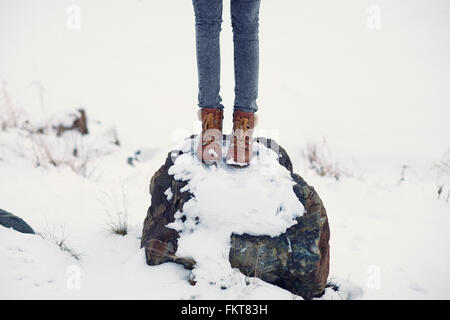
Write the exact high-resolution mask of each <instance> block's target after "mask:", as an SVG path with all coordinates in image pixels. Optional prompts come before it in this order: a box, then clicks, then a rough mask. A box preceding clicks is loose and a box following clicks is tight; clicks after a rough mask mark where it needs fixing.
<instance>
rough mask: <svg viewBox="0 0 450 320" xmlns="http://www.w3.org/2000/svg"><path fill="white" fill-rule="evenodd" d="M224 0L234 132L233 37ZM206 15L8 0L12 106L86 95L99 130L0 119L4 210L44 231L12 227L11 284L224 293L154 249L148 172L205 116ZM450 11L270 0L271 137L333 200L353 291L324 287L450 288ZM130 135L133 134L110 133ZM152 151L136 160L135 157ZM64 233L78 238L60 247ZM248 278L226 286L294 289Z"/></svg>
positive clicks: (433, 292) (6, 252)
mask: <svg viewBox="0 0 450 320" xmlns="http://www.w3.org/2000/svg"><path fill="white" fill-rule="evenodd" d="M94 3H95V4H94ZM70 5H76V6H78V8H80V10H81V28H80V29H77V28H73V26H74V25H73V24H69V25H67V23H66V22H67V19H68V16H69V15H70V12H73V8H72V10H69V14H68V13H67V11H66V9H67V8H68V7H69V6H70ZM369 5H376V6H378V8H379V9H380V12H381V25H380V28H375V29H371V28H370V27H368V26H367V24H366V22H367V18H368V16H367V14H368V13H367V11H366V10H367V9H368V7H369ZM224 6H225V9H224V26H223V28H224V31H223V41H222V49H223V81H222V82H223V84H222V89H223V93H222V96H223V98H224V101H225V104H226V107H228V108H227V109H226V114H225V117H226V119H225V120H226V122H225V132H227V133H228V132H229V131H230V128H231V121H229V120H230V119H231V108H230V107H231V103H232V100H233V95H232V89H233V81H232V80H233V79H232V47H231V30H230V24H229V22H228V19H229V12H228V11H229V10H228V9H229V3H228V1H224ZM370 12H372V11H370V10H369V13H370ZM167 17H171V18H170V19H167ZM192 19H193V16H192V8H191V3H190V1H180V3H179V5H177V6H173V4H171V3H169V2H167V3H162V2H155V1H149V0H147V1H125V0H124V1H115V2H114V3H110V2H107V1H105V0H97V1H95V2H94V1H81V0H80V1H56V0H41V1H30V0H17V1H16V0H5V1H1V2H0V47H1V48H2V50H1V51H0V78H1V79H4V80H5V81H6V82H7V86H6V90H7V91H8V92H9V94H10V97H11V103H10V104H9V105H10V106H12V107H13V108H14V110H19V111H18V112H19V118H28V119H30V121H33V122H34V123H38V122H42V121H44V122H45V119H47V118H48V117H49V116H51V115H53V114H54V113H55V112H60V111H63V112H64V111H66V110H72V109H73V108H77V107H80V106H82V107H84V108H85V109H86V111H87V114H88V118H89V127H90V129H91V134H90V135H89V136H86V137H84V138H80V137H78V136H76V135H70V134H69V135H65V136H64V137H63V138H55V137H47V138H45V139H44V141H42V140H39V139H38V140H33V139H30V137H29V136H27V133H26V131H24V130H19V129H17V128H8V129H7V130H5V131H0V208H2V209H4V210H7V211H10V212H12V213H14V214H16V215H18V216H20V217H22V218H23V219H24V220H26V221H27V222H28V223H29V224H30V225H31V226H32V227H33V228H34V229H35V230H36V231H37V232H40V233H41V234H42V237H41V236H31V235H24V234H20V233H17V232H14V231H12V230H7V229H5V228H3V227H0V298H3V299H5V298H6V299H10V298H137V299H157V298H159V299H161V298H171V299H181V298H182V299H189V298H206V297H208V298H213V299H214V298H222V297H224V293H221V292H220V291H199V290H198V289H197V288H195V287H193V286H191V285H189V283H188V281H187V280H188V278H189V272H188V271H186V270H183V268H182V267H180V266H177V265H173V264H165V265H161V266H157V267H149V266H147V265H146V264H145V259H144V254H143V252H142V250H140V249H139V243H140V240H139V237H140V235H141V230H142V222H143V219H144V217H145V214H146V210H147V207H148V205H149V204H150V198H149V195H148V183H149V180H150V178H151V176H152V174H153V172H154V171H155V170H156V169H158V168H159V166H160V165H161V164H162V162H163V161H164V159H165V156H166V155H167V152H168V151H169V150H170V148H171V147H172V146H173V145H174V144H175V143H178V142H179V141H180V139H182V138H184V137H186V136H188V135H189V134H190V133H192V132H193V131H196V130H198V123H196V122H195V118H196V109H195V100H196V70H195V56H194V33H193V31H194V30H193V25H192ZM449 24H450V6H449V3H448V1H445V0H442V1H438V0H435V1H425V0H411V1H408V2H405V1H399V0H395V1H387V0H383V1H370V2H369V1H359V0H358V1H356V0H352V1H346V2H345V5H344V4H343V3H340V2H337V1H332V0H327V1H325V0H324V1H310V0H308V1H306V0H305V1H294V0H289V1H285V5H283V7H281V6H278V5H277V2H275V1H273V2H264V3H263V4H262V11H261V83H260V91H261V94H260V99H259V105H260V111H259V116H260V125H259V128H258V130H259V132H257V135H263V136H271V137H273V138H275V139H276V140H278V141H279V142H280V144H281V145H282V146H283V147H285V148H286V149H287V151H288V153H289V155H290V156H291V158H292V161H293V163H294V171H295V172H297V173H299V174H300V175H301V176H303V177H304V178H305V180H306V181H307V182H308V183H309V184H311V185H313V186H314V187H315V189H316V190H317V191H318V193H319V195H320V196H321V198H322V200H323V201H324V204H325V207H326V208H327V212H328V216H329V220H330V227H331V240H330V245H331V268H330V281H332V282H334V283H336V284H337V285H339V286H340V290H339V292H338V294H335V293H333V292H331V290H328V292H327V294H326V295H325V297H324V298H327V299H347V298H350V299H352V298H355V299H449V298H450V258H449V256H448V254H447V253H448V252H450V236H449V232H448V230H449V228H450V200H448V195H449V190H450V189H449V188H450V181H449V180H450V177H449V170H448V161H449V160H450V149H449V147H450V141H449V137H450V126H449V125H448V119H450V113H449V112H450V108H449V106H450V94H449V91H448V89H447V88H449V87H450V63H449V59H448V57H449V56H450V46H449V42H448V41H446V39H448V38H449V36H450V35H449V33H450V26H449ZM2 97H3V98H2V100H1V101H0V108H3V109H2V110H1V111H2V112H1V116H0V120H3V119H4V118H6V115H7V113H5V109H4V108H6V106H7V105H8V104H7V103H6V102H5V100H4V94H3V93H2ZM280 111H282V112H280ZM97 120H99V121H101V123H98V122H97ZM115 132H116V133H117V135H118V138H119V141H120V142H121V145H120V147H119V146H116V145H114V144H112V143H111V141H112V140H114V135H115ZM323 137H325V138H326V140H327V143H326V144H324V143H323V141H322V138H323ZM308 144H310V146H309V147H308ZM314 144H315V145H316V147H317V150H318V151H319V160H318V161H315V162H313V164H315V165H316V167H320V165H322V167H325V168H327V169H329V170H328V171H327V172H329V175H330V176H325V177H323V176H320V175H318V174H317V172H316V170H314V169H312V168H311V163H310V162H309V161H308V159H307V155H308V154H309V155H311V150H312V147H311V146H312V145H314ZM73 145H77V146H78V147H79V150H80V152H81V155H82V158H83V156H85V155H89V156H88V158H87V159H88V160H89V161H88V162H87V164H86V165H83V162H77V161H78V160H74V159H73V158H72V157H71V154H70V151H71V148H70V147H71V146H73ZM46 146H49V147H50V150H51V151H52V152H54V154H55V157H56V158H58V159H61V161H62V162H65V164H62V165H61V166H58V167H53V166H52V165H50V164H48V163H47V164H46V163H45V162H44V163H42V164H41V166H39V167H36V157H37V154H36V148H38V149H37V150H42V148H43V149H44V150H45V149H46V148H45V147H46ZM138 149H141V150H143V152H142V155H141V161H139V162H136V164H135V167H132V166H130V165H129V164H127V158H128V157H129V156H133V154H134V153H135V151H136V150H138ZM305 154H306V157H305ZM83 159H86V158H83ZM65 160H67V161H65ZM445 162H446V163H447V166H446V165H445V164H444V163H445ZM336 163H337V164H338V165H337V166H336ZM438 165H439V167H440V168H437V166H438ZM404 166H406V167H404ZM75 171H76V172H75ZM336 174H340V178H339V179H338V180H336V179H335V178H334V177H333V175H336ZM440 186H442V191H441V194H440V196H439V197H438V190H439V187H440ZM117 212H123V213H124V215H125V212H126V215H127V222H128V234H127V235H126V236H119V235H114V234H111V233H110V232H109V231H108V230H109V224H110V222H111V220H115V219H118V218H117V214H116V213H117ZM62 239H64V240H65V241H64V244H65V245H66V247H64V246H63V248H65V249H66V251H63V250H61V248H60V247H58V246H57V245H56V244H55V242H61V240H62ZM68 251H70V252H68ZM71 253H72V255H71ZM74 256H76V257H77V258H78V260H77V259H76V258H75V257H74ZM250 288H251V290H248V291H239V290H235V291H233V290H230V291H227V293H226V295H227V297H232V298H250V299H258V298H279V299H295V298H297V297H295V296H293V295H292V294H290V293H289V292H287V291H285V290H281V289H278V288H276V287H273V286H270V285H267V284H264V283H262V282H260V281H255V282H254V283H253V285H252V286H251V287H250ZM225 291H226V290H225ZM205 292H207V293H205Z"/></svg>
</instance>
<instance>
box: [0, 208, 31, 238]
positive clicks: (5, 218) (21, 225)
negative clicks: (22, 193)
mask: <svg viewBox="0 0 450 320" xmlns="http://www.w3.org/2000/svg"><path fill="white" fill-rule="evenodd" d="M0 225H2V226H4V227H5V228H12V229H14V230H16V231H19V232H22V233H31V234H34V230H33V228H31V227H30V226H29V225H28V223H26V222H25V221H23V219H21V218H19V217H17V216H15V215H13V214H12V213H9V212H7V211H5V210H2V209H0Z"/></svg>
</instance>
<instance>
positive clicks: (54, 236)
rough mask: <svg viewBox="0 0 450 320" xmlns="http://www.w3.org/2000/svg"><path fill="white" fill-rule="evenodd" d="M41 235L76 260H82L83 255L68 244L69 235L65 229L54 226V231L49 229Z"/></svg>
mask: <svg viewBox="0 0 450 320" xmlns="http://www.w3.org/2000/svg"><path fill="white" fill-rule="evenodd" d="M39 235H40V236H41V237H42V238H43V239H45V240H48V241H50V242H52V243H54V244H56V245H57V246H58V247H59V248H60V249H61V250H62V251H64V252H67V253H69V254H70V255H71V256H72V257H73V258H74V259H75V260H80V259H81V256H82V254H81V253H79V252H77V251H76V250H75V249H74V248H73V247H71V246H70V245H68V244H67V235H66V233H65V228H64V227H56V226H54V227H53V228H52V229H49V228H47V229H46V230H45V231H44V232H42V233H39Z"/></svg>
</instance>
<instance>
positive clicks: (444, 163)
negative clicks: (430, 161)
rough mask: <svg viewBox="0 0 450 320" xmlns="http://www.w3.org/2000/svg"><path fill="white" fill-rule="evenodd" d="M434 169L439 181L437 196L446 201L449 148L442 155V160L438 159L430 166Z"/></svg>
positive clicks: (449, 179) (449, 186)
mask: <svg viewBox="0 0 450 320" xmlns="http://www.w3.org/2000/svg"><path fill="white" fill-rule="evenodd" d="M432 169H433V170H435V171H436V175H437V178H438V180H439V181H441V182H440V183H439V185H438V186H437V198H438V199H444V200H445V201H446V202H449V200H450V149H449V150H448V151H447V153H446V154H445V155H444V160H441V161H439V162H438V163H436V164H435V165H433V167H432Z"/></svg>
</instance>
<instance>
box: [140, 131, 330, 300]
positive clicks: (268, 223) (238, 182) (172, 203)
mask: <svg viewBox="0 0 450 320" xmlns="http://www.w3.org/2000/svg"><path fill="white" fill-rule="evenodd" d="M227 140H228V136H225V138H224V144H223V147H224V148H225V149H226V148H227V145H228V143H227ZM197 143H198V137H195V136H192V137H190V138H188V139H186V140H185V142H184V144H183V145H182V146H180V150H178V151H172V152H170V153H169V154H168V156H167V159H166V162H165V164H164V165H163V166H162V167H161V168H160V169H159V170H158V171H157V172H156V173H155V174H154V176H153V177H152V179H151V182H150V193H151V196H152V203H151V206H150V208H149V210H148V213H147V217H146V219H145V221H144V229H143V236H142V242H141V246H142V247H144V248H145V253H146V259H147V263H148V264H149V265H158V264H161V263H164V262H169V261H172V262H177V263H180V264H183V265H184V266H185V267H186V268H188V269H192V274H191V278H190V282H191V283H192V284H193V285H195V286H200V287H201V286H218V287H220V288H222V289H224V290H225V289H228V288H230V287H236V286H243V287H245V285H246V284H248V283H249V279H250V278H252V277H256V278H260V279H262V280H264V281H266V282H269V283H272V284H275V285H277V286H279V287H282V288H284V289H287V290H289V291H291V292H292V293H294V294H297V295H301V296H302V297H304V298H312V297H315V296H320V295H321V294H322V293H323V291H324V288H325V285H326V282H327V277H328V271H329V244H328V241H329V237H330V231H329V226H328V218H327V215H326V211H325V208H324V206H323V204H322V201H321V200H320V198H319V196H318V195H317V193H316V192H315V190H314V188H313V187H311V186H309V185H308V184H307V183H306V182H305V181H304V180H303V179H302V178H301V177H300V176H299V175H297V174H295V173H293V170H292V164H291V161H290V159H289V156H288V155H287V153H286V151H285V150H284V149H283V148H281V147H279V145H278V144H277V143H275V142H274V141H273V140H271V139H265V138H257V139H255V143H254V147H253V148H254V149H253V152H254V157H253V160H252V163H251V165H250V167H248V168H246V169H236V168H231V167H228V166H226V165H225V164H224V163H222V164H218V165H217V166H205V165H203V164H201V163H200V162H199V161H198V160H197V158H196V157H195V152H193V150H196V147H195V145H196V144H197ZM224 154H226V150H225V152H224Z"/></svg>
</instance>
